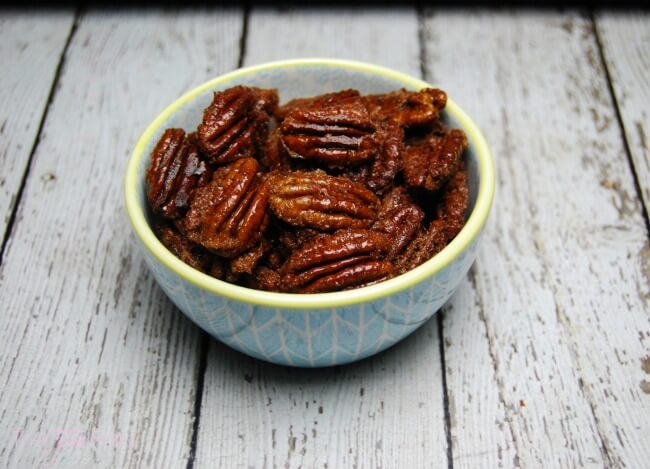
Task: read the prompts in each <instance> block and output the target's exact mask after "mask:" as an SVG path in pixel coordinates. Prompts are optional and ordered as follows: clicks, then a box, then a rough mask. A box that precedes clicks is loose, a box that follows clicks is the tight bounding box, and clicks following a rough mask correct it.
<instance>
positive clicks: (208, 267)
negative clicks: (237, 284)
mask: <svg viewBox="0 0 650 469" xmlns="http://www.w3.org/2000/svg"><path fill="white" fill-rule="evenodd" d="M153 232H154V233H155V234H156V237H157V238H158V239H159V240H160V242H161V243H163V244H164V245H165V247H166V248H167V249H169V250H170V251H171V252H172V253H173V254H174V255H175V256H176V257H178V258H179V259H180V260H182V261H183V262H185V263H186V264H187V265H189V266H190V267H194V268H195V269H197V270H200V271H201V272H210V273H212V271H213V270H214V269H213V268H212V267H213V264H215V263H216V264H219V259H217V258H216V257H215V255H214V254H212V253H210V252H208V251H206V250H205V249H203V248H202V247H201V246H199V245H198V244H194V243H192V242H191V241H189V240H188V239H187V238H185V237H184V236H183V235H182V234H180V233H179V232H178V230H177V229H176V228H175V227H174V225H173V224H171V223H170V222H168V221H166V220H156V221H155V222H154V223H153Z"/></svg>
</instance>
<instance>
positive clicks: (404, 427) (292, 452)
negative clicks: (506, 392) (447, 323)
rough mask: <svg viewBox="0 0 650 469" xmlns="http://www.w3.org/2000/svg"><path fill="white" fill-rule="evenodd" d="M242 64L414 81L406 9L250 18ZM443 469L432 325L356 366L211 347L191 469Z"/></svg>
mask: <svg viewBox="0 0 650 469" xmlns="http://www.w3.org/2000/svg"><path fill="white" fill-rule="evenodd" d="M248 30H249V35H248V41H247V45H246V50H247V53H246V64H254V63H259V62H263V61H267V60H273V59H281V58H291V57H299V56H305V55H310V56H328V57H340V58H354V59H358V60H367V61H372V62H376V63H379V64H383V65H386V66H389V67H393V68H396V69H398V70H402V71H405V72H407V73H411V74H414V75H416V76H417V75H419V71H420V66H419V60H418V54H419V47H418V31H417V17H416V14H415V12H414V11H412V10H399V11H398V10H380V9H373V10H371V11H359V10H318V9H308V10H300V11H296V10H288V11H287V10H285V11H282V12H278V11H275V10H262V11H257V10H253V12H252V14H251V17H250V22H249V27H248ZM215 465H216V466H223V467H225V466H228V467H256V468H258V467H287V468H294V467H314V468H315V467H321V468H323V467H329V468H339V467H358V468H366V467H367V468H378V467H387V468H389V467H447V457H446V435H445V423H444V406H443V388H442V376H441V366H440V355H439V340H438V330H437V322H436V320H435V318H434V320H433V321H429V322H428V323H427V324H426V325H425V326H423V328H422V329H421V330H419V331H418V332H417V333H416V334H415V335H414V336H413V337H411V338H409V339H407V340H406V341H405V342H403V343H401V344H400V345H398V346H396V347H395V348H393V349H391V350H389V351H387V352H385V353H382V354H380V355H379V356H376V357H372V358H369V359H367V360H364V361H362V362H360V363H357V364H353V365H349V366H345V367H337V368H333V369H323V370H300V369H290V368H282V367H278V366H272V365H268V364H264V363H262V362H259V361H255V360H251V359H249V358H247V357H244V356H242V355H240V354H237V353H235V352H232V351H230V350H227V349H226V348H225V347H223V346H221V345H219V344H216V343H213V344H212V345H211V348H210V351H209V355H208V361H207V370H206V375H205V387H204V391H203V402H202V406H201V420H200V427H199V436H198V445H197V459H196V465H195V467H197V468H200V467H205V468H208V467H215Z"/></svg>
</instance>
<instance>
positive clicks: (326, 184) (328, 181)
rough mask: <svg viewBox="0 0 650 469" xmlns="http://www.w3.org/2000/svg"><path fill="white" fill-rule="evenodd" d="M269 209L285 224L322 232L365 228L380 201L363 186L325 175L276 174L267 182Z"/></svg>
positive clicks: (315, 172)
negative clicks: (269, 194)
mask: <svg viewBox="0 0 650 469" xmlns="http://www.w3.org/2000/svg"><path fill="white" fill-rule="evenodd" d="M267 185H268V186H269V190H270V193H271V196H270V199H269V205H270V207H271V210H272V211H273V213H274V214H275V215H276V216H277V217H278V218H280V219H281V220H283V221H285V222H287V223H289V224H290V225H294V226H301V227H310V228H316V229H319V230H327V231H330V230H336V229H339V228H365V227H368V226H370V225H371V224H372V222H373V221H374V219H375V217H376V215H377V210H376V209H377V205H378V203H379V200H378V199H377V197H376V196H375V194H373V193H372V192H371V191H369V190H368V189H366V188H365V187H363V186H362V185H361V184H358V183H355V182H352V181H350V180H348V179H346V178H344V177H336V176H329V175H327V174H325V173H324V172H322V171H311V172H306V171H295V172H293V173H289V174H285V175H283V174H278V173H275V174H273V175H271V176H269V178H268V179H267Z"/></svg>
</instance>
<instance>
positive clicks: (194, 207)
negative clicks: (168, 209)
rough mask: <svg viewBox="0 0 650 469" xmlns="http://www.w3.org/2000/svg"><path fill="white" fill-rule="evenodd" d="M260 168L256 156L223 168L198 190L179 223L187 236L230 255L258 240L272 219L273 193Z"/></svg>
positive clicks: (213, 249)
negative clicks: (269, 210)
mask: <svg viewBox="0 0 650 469" xmlns="http://www.w3.org/2000/svg"><path fill="white" fill-rule="evenodd" d="M258 171H259V164H258V163H257V161H256V160H254V159H252V158H241V159H239V160H237V161H235V162H234V163H232V164H230V165H228V166H225V167H222V168H219V170H217V171H216V172H215V173H214V176H213V180H212V181H211V182H210V183H209V184H207V185H206V186H204V187H202V188H200V189H198V190H197V191H196V193H195V195H194V198H193V200H192V203H191V205H190V209H189V210H188V212H187V215H186V216H185V218H184V219H183V220H181V222H180V223H179V226H180V228H181V229H182V231H183V232H184V233H185V234H186V235H187V237H188V238H189V239H190V240H191V241H194V242H195V243H198V244H200V245H201V246H203V247H205V248H206V249H209V250H210V251H212V252H215V253H217V254H219V255H221V256H224V257H228V258H230V257H234V256H236V255H237V254H240V253H242V252H244V251H245V250H246V249H248V248H250V247H252V246H253V245H254V244H255V243H257V242H258V241H259V240H260V238H261V237H262V234H263V233H264V230H265V229H266V227H267V225H268V222H269V218H268V215H267V213H266V206H267V202H268V197H269V194H268V190H267V188H266V185H264V184H263V183H262V179H261V177H260V175H259V174H258Z"/></svg>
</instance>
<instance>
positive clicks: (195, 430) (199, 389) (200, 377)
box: [186, 331, 211, 469]
mask: <svg viewBox="0 0 650 469" xmlns="http://www.w3.org/2000/svg"><path fill="white" fill-rule="evenodd" d="M210 340H211V337H210V336H209V335H208V333H207V332H205V331H201V345H200V347H199V350H200V358H199V366H198V370H197V376H196V397H195V398H194V416H193V417H194V421H193V422H192V439H191V440H190V451H189V454H188V457H187V466H186V468H187V469H193V468H194V462H195V461H196V444H197V441H198V437H199V423H200V421H201V403H202V401H203V387H204V386H205V370H206V369H207V368H208V350H209V348H210Z"/></svg>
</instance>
